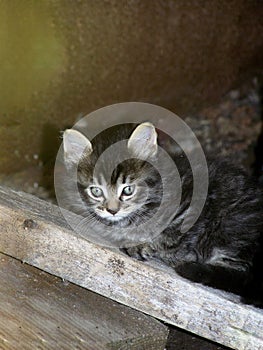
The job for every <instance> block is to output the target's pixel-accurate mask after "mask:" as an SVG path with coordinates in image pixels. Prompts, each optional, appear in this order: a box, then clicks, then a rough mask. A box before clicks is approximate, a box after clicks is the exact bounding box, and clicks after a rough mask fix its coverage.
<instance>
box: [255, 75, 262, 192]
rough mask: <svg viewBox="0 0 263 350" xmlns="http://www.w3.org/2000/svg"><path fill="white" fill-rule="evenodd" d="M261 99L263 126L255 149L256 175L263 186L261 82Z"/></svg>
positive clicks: (260, 93)
mask: <svg viewBox="0 0 263 350" xmlns="http://www.w3.org/2000/svg"><path fill="white" fill-rule="evenodd" d="M259 98H260V114H261V121H262V125H261V133H260V135H259V138H258V141H257V144H256V147H255V163H254V175H255V176H256V177H257V178H258V179H259V182H260V183H261V184H262V185H263V81H262V82H261V85H260V89H259Z"/></svg>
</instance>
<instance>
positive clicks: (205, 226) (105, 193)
mask: <svg viewBox="0 0 263 350" xmlns="http://www.w3.org/2000/svg"><path fill="white" fill-rule="evenodd" d="M162 137H163V135H162ZM167 138H168V136H167ZM124 139H127V142H126V146H125V147H126V150H127V154H128V155H129V158H128V159H125V160H124V161H121V162H120V164H118V165H117V166H116V167H115V169H114V171H113V172H112V171H111V170H110V169H111V167H110V165H109V162H105V163H102V165H101V167H100V169H99V171H97V173H94V168H95V165H96V162H97V160H98V157H99V156H100V155H101V154H102V153H103V152H104V151H105V150H106V149H107V148H108V147H109V146H110V145H112V144H114V143H115V142H117V141H120V140H124ZM161 141H163V140H161ZM164 144H165V142H164ZM167 144H169V142H168V143H167ZM63 147H64V162H65V165H66V168H67V169H71V167H72V166H76V165H77V164H78V170H77V176H78V190H79V193H80V197H79V198H80V200H79V201H78V203H72V202H69V204H68V209H70V210H72V211H74V212H76V213H78V214H81V215H83V216H87V217H89V218H92V220H93V222H94V220H97V221H98V222H100V223H104V224H105V225H108V226H110V227H113V228H114V235H113V236H112V239H113V240H116V241H118V239H119V240H120V241H121V237H120V236H121V235H125V233H124V232H125V230H124V231H123V228H124V229H125V228H129V227H130V226H131V225H137V226H139V225H140V224H141V223H142V222H143V223H145V222H146V223H147V220H149V219H150V218H151V217H152V216H153V215H154V214H155V213H156V211H157V209H158V207H159V206H160V204H161V201H162V196H163V179H162V178H161V177H160V174H159V172H158V171H157V170H156V169H155V167H154V165H153V164H154V159H156V157H157V156H158V152H159V150H158V145H157V131H156V130H155V128H154V126H153V125H152V124H151V123H142V124H140V125H139V126H137V127H135V126H134V125H132V124H126V125H122V126H116V127H112V128H109V129H107V130H105V131H104V132H102V133H101V134H99V135H97V136H96V137H95V138H94V139H93V140H91V141H89V140H88V139H87V138H86V137H85V136H84V135H83V134H82V133H81V132H79V131H77V130H73V129H69V130H66V131H65V132H64V137H63ZM83 150H84V152H83ZM82 152H83V153H82ZM81 153H82V156H81V158H80V154H81ZM168 153H169V154H170V156H171V157H172V158H173V161H174V162H175V163H176V166H177V168H178V170H179V173H180V177H181V183H182V196H181V202H180V205H179V209H178V210H175V211H174V214H173V216H172V217H171V218H170V221H169V222H167V224H166V227H165V228H164V230H163V231H162V232H161V234H159V235H158V236H156V237H152V238H149V237H150V236H149V237H148V238H147V241H146V242H145V241H143V240H141V241H140V240H138V244H137V245H135V246H134V245H133V246H129V245H127V246H125V245H124V246H122V250H124V251H125V252H126V253H127V254H128V255H129V256H131V257H135V258H137V259H140V260H146V259H149V258H157V259H159V260H161V261H163V262H164V263H166V264H167V265H169V266H172V267H173V268H174V269H175V270H176V272H177V273H179V274H180V275H181V276H183V277H186V278H188V279H190V280H192V281H195V282H200V283H203V284H205V285H208V286H212V287H215V288H220V289H223V290H226V291H230V292H233V293H237V294H239V295H241V296H242V297H243V301H244V302H246V303H253V304H254V305H257V306H260V307H262V305H263V278H262V262H263V259H262V233H263V195H262V191H261V190H260V189H259V188H257V186H256V184H255V183H254V182H253V181H252V180H250V179H249V178H248V177H247V174H246V172H245V171H244V170H243V169H242V168H240V167H237V166H235V165H233V163H232V162H230V161H228V160H226V159H217V160H212V161H210V162H209V163H208V171H209V188H208V195H207V199H206V202H205V205H204V208H203V210H202V213H201V215H200V217H199V219H198V220H197V222H196V223H195V224H194V225H193V227H192V228H191V229H190V230H189V231H188V232H186V233H182V232H181V230H180V228H181V224H182V221H183V219H184V217H185V215H186V211H187V208H188V207H189V204H190V201H191V197H192V190H193V176H192V170H191V167H190V165H189V163H188V161H187V159H186V157H185V155H184V153H183V152H182V151H181V152H180V153H179V154H178V152H177V153H175V152H173V149H172V148H169V149H168ZM118 157H119V155H118V152H116V154H114V157H113V158H114V160H116V159H118ZM79 158H80V159H79ZM138 158H140V159H138ZM120 159H121V158H120ZM109 171H110V173H109ZM172 177H173V174H171V173H169V171H167V179H168V181H171V182H172V181H173V178H172ZM167 179H166V180H167ZM176 194H177V188H174V193H173V195H175V196H176ZM167 203H168V204H167V205H168V206H169V208H171V206H172V205H173V204H171V202H169V201H167ZM120 228H121V229H122V230H119V229H120ZM128 232H130V231H128ZM128 234H130V233H127V235H128ZM130 238H131V237H130ZM140 242H143V243H140Z"/></svg>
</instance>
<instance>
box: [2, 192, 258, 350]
mask: <svg viewBox="0 0 263 350" xmlns="http://www.w3.org/2000/svg"><path fill="white" fill-rule="evenodd" d="M0 196H1V199H0V231H1V235H0V250H1V251H2V252H3V253H5V254H8V255H10V256H14V257H16V258H18V259H20V260H22V261H24V262H27V263H29V264H31V265H33V266H36V267H38V268H40V269H43V270H45V271H47V272H50V273H52V274H54V275H57V276H59V277H61V278H63V279H66V280H69V281H71V282H73V283H76V284H78V285H80V286H82V287H85V288H88V289H90V290H92V291H94V292H96V293H99V294H101V295H104V296H106V297H108V298H111V299H113V300H116V301H118V302H120V303H123V304H125V305H128V306H131V307H133V308H134V309H137V310H140V311H143V312H144V313H146V314H149V315H151V316H154V317H156V318H158V319H161V320H164V321H166V322H168V323H170V324H173V325H176V326H178V327H181V328H183V329H186V330H188V331H190V332H193V333H196V334H198V335H200V336H203V337H205V338H208V339H211V340H213V341H216V342H219V343H221V344H224V345H226V346H229V347H231V348H233V349H239V350H263V334H262V329H263V310H260V309H256V308H254V307H252V306H248V305H243V304H240V303H239V302H238V298H237V297H234V296H233V295H230V294H227V293H224V292H221V291H217V290H215V289H211V288H208V287H204V286H201V285H198V284H194V283H191V282H189V281H187V280H185V279H183V278H181V277H179V276H177V275H176V273H175V272H174V271H172V270H171V269H169V268H167V267H165V266H163V265H160V264H156V263H153V262H151V263H150V264H146V263H142V262H139V261H136V260H133V259H131V258H129V257H127V256H125V255H123V254H121V253H120V252H117V251H112V250H109V249H107V248H104V247H101V246H98V245H95V244H93V243H90V242H89V241H87V240H84V239H82V238H81V237H78V236H76V235H75V234H74V232H72V231H71V230H70V229H69V227H68V226H67V224H66V223H65V222H64V220H63V218H62V217H61V214H60V211H59V209H58V208H57V207H56V206H53V205H50V204H48V203H46V202H43V201H41V200H39V199H37V198H35V197H32V196H30V195H26V194H24V193H16V192H14V191H12V190H9V189H5V188H0Z"/></svg>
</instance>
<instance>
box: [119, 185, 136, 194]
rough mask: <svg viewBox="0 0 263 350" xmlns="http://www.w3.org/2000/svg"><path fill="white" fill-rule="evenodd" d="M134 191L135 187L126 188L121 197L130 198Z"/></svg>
mask: <svg viewBox="0 0 263 350" xmlns="http://www.w3.org/2000/svg"><path fill="white" fill-rule="evenodd" d="M134 190H135V186H126V187H124V188H123V190H122V195H123V196H131V195H132V194H133V192H134Z"/></svg>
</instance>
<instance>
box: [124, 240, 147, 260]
mask: <svg viewBox="0 0 263 350" xmlns="http://www.w3.org/2000/svg"><path fill="white" fill-rule="evenodd" d="M121 251H123V252H124V253H125V254H127V255H129V256H130V257H132V258H134V259H137V260H140V261H145V260H148V259H149V258H151V257H152V256H153V255H154V250H153V249H152V248H151V247H150V246H149V245H146V244H140V245H138V246H135V247H129V248H122V249H121Z"/></svg>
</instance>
